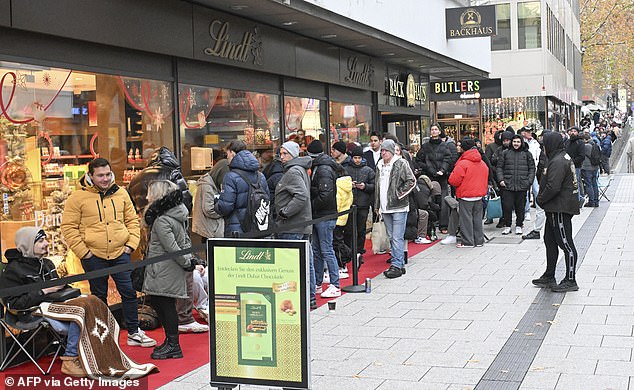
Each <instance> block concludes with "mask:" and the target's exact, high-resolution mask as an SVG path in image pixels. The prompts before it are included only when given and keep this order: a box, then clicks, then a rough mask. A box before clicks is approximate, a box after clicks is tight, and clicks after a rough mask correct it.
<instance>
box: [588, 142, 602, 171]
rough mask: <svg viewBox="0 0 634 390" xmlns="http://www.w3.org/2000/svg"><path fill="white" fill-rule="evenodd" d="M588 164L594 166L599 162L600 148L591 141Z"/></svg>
mask: <svg viewBox="0 0 634 390" xmlns="http://www.w3.org/2000/svg"><path fill="white" fill-rule="evenodd" d="M589 157H590V164H592V165H594V166H596V165H600V164H601V149H599V145H597V144H595V143H594V142H593V143H592V151H591V152H590V156H589Z"/></svg>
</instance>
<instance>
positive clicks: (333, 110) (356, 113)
mask: <svg viewBox="0 0 634 390" xmlns="http://www.w3.org/2000/svg"><path fill="white" fill-rule="evenodd" d="M370 133H372V107H371V106H370V105H363V104H354V103H340V102H331V103H330V143H331V144H332V143H334V142H337V141H343V142H345V143H350V142H359V143H360V144H362V145H364V144H367V143H368V142H369V141H370Z"/></svg>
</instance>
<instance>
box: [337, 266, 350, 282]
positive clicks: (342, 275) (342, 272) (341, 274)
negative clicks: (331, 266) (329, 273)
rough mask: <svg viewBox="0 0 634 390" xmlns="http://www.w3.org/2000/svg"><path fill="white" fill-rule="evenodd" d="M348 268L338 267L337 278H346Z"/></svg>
mask: <svg viewBox="0 0 634 390" xmlns="http://www.w3.org/2000/svg"><path fill="white" fill-rule="evenodd" d="M349 277H350V275H348V270H347V269H346V268H339V279H348V278H349Z"/></svg>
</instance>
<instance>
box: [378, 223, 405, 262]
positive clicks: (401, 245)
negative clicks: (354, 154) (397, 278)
mask: <svg viewBox="0 0 634 390" xmlns="http://www.w3.org/2000/svg"><path fill="white" fill-rule="evenodd" d="M382 215H383V221H384V222H385V228H386V229H387V235H388V236H390V254H391V255H392V265H393V266H395V267H398V268H403V267H404V266H405V260H404V257H403V256H404V255H403V252H404V251H405V222H406V221H407V212H405V211H403V212H400V213H383V214H382Z"/></svg>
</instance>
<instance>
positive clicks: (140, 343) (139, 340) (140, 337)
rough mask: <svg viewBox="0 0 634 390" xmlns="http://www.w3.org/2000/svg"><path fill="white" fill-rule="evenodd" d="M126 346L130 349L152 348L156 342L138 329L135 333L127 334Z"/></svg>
mask: <svg viewBox="0 0 634 390" xmlns="http://www.w3.org/2000/svg"><path fill="white" fill-rule="evenodd" d="M128 345H130V346H132V347H146V348H147V347H153V346H155V345H156V340H154V339H153V338H151V337H150V336H148V335H146V334H145V332H144V331H143V330H141V329H139V330H138V331H137V332H136V333H132V334H128Z"/></svg>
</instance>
